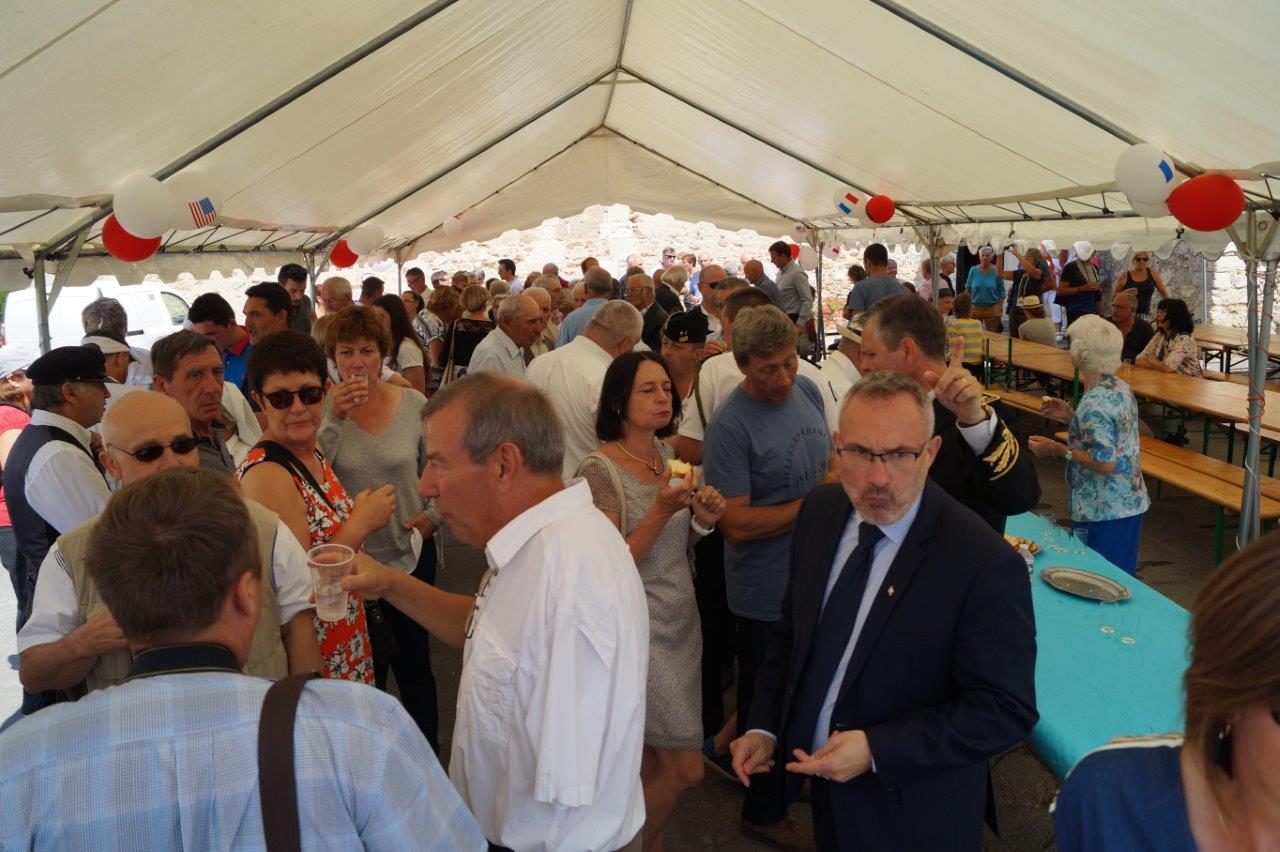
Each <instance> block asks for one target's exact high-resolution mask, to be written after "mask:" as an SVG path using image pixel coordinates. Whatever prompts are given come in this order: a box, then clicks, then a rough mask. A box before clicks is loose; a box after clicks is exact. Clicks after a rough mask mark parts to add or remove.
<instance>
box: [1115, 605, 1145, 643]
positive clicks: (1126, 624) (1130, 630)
mask: <svg viewBox="0 0 1280 852" xmlns="http://www.w3.org/2000/svg"><path fill="white" fill-rule="evenodd" d="M1120 622H1121V623H1120V644H1122V645H1136V644H1138V633H1139V631H1140V630H1141V629H1142V613H1141V612H1139V611H1138V610H1136V609H1129V610H1126V611H1125V612H1124V613H1123V615H1122V617H1121V620H1120Z"/></svg>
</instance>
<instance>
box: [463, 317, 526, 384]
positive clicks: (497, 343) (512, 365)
mask: <svg viewBox="0 0 1280 852" xmlns="http://www.w3.org/2000/svg"><path fill="white" fill-rule="evenodd" d="M486 370H487V371H489V372H491V373H502V374H504V375H507V376H512V377H514V378H517V379H523V378H524V374H525V369H524V351H523V350H521V349H520V347H519V346H516V342H515V341H514V340H512V339H511V338H510V337H509V336H508V335H507V333H506V332H505V331H503V330H502V326H498V327H497V328H495V329H494V330H493V331H491V332H489V333H488V334H486V335H485V336H484V340H481V341H480V343H479V344H478V345H477V346H476V348H475V351H474V352H472V353H471V363H470V365H468V367H467V372H468V373H483V372H485V371H486Z"/></svg>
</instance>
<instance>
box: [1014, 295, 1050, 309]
mask: <svg viewBox="0 0 1280 852" xmlns="http://www.w3.org/2000/svg"><path fill="white" fill-rule="evenodd" d="M1018 307H1020V308H1022V309H1023V310H1024V311H1025V310H1026V309H1027V308H1042V307H1044V305H1043V304H1041V302H1040V297H1039V296H1023V297H1022V298H1021V299H1019V300H1018Z"/></svg>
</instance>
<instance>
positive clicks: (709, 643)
mask: <svg viewBox="0 0 1280 852" xmlns="http://www.w3.org/2000/svg"><path fill="white" fill-rule="evenodd" d="M693 554H694V564H695V565H696V566H697V573H696V574H695V576H694V584H693V589H694V595H695V596H696V598H697V601H698V618H699V619H700V620H701V622H702V735H703V736H704V737H713V736H715V735H716V733H718V732H719V730H720V728H722V727H723V726H724V684H723V683H722V681H721V676H722V673H723V670H724V668H725V667H726V666H728V665H729V664H730V663H732V661H733V644H734V643H733V630H734V624H733V614H732V613H730V612H729V601H728V599H727V598H726V597H725V589H724V536H722V535H721V534H720V531H719V530H718V529H717V530H716V531H715V532H713V533H712V534H711V535H709V536H706V537H704V538H703V539H702V540H700V541H699V542H698V543H697V544H696V545H694V547H693Z"/></svg>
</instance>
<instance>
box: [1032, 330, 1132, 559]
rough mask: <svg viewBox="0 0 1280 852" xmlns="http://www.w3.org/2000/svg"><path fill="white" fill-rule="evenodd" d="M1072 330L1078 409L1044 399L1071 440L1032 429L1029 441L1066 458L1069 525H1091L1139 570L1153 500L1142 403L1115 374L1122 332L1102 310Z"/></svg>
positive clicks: (1093, 535) (1105, 544)
mask: <svg viewBox="0 0 1280 852" xmlns="http://www.w3.org/2000/svg"><path fill="white" fill-rule="evenodd" d="M1067 334H1068V335H1069V336H1070V338H1071V357H1072V359H1073V360H1074V361H1075V363H1076V366H1077V367H1078V368H1079V370H1080V380H1081V381H1082V382H1083V384H1084V388H1085V392H1084V396H1082V397H1081V398H1080V405H1079V407H1078V408H1076V409H1075V410H1074V411H1073V410H1072V409H1071V406H1070V405H1068V404H1067V403H1065V402H1063V401H1062V400H1060V399H1047V400H1046V401H1045V402H1044V404H1043V405H1042V406H1041V410H1042V411H1043V412H1044V413H1045V414H1046V415H1047V416H1049V417H1053V418H1055V419H1058V420H1070V421H1071V426H1070V428H1069V429H1068V432H1067V443H1066V444H1065V445H1064V444H1062V443H1061V442H1059V441H1055V440H1053V439H1052V438H1044V437H1040V436H1038V435H1033V436H1031V437H1030V438H1029V439H1028V440H1027V444H1028V446H1029V447H1030V448H1031V452H1033V453H1035V454H1036V455H1037V456H1058V457H1061V458H1063V459H1065V460H1066V462H1067V484H1068V485H1069V486H1070V487H1071V525H1072V527H1074V528H1077V529H1084V530H1087V531H1088V533H1089V547H1090V548H1092V549H1093V550H1095V551H1096V552H1098V553H1099V554H1101V555H1102V556H1103V557H1105V558H1106V559H1107V560H1109V561H1110V562H1111V563H1112V564H1113V565H1115V566H1117V567H1118V568H1121V569H1123V570H1124V571H1127V572H1128V573H1130V574H1132V575H1134V576H1135V577H1136V576H1137V571H1138V535H1139V533H1140V532H1141V530H1142V516H1143V515H1144V514H1145V513H1146V511H1147V508H1148V507H1149V506H1150V505H1151V500H1150V498H1149V497H1148V496H1147V486H1146V483H1144V482H1143V480H1142V470H1141V468H1140V467H1139V464H1138V449H1139V444H1138V403H1137V401H1136V400H1135V399H1134V397H1133V391H1131V390H1130V389H1129V386H1128V385H1127V384H1125V383H1124V382H1123V381H1121V380H1120V379H1119V378H1117V377H1116V371H1117V370H1118V369H1120V352H1121V350H1122V349H1123V348H1124V336H1123V335H1122V334H1120V331H1119V330H1118V329H1117V328H1116V327H1115V326H1114V325H1112V324H1111V323H1109V322H1107V321H1106V320H1105V319H1103V318H1102V317H1100V316H1097V315H1088V316H1083V317H1081V318H1080V319H1078V320H1076V321H1075V322H1073V323H1072V324H1071V326H1070V328H1068V329H1067Z"/></svg>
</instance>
